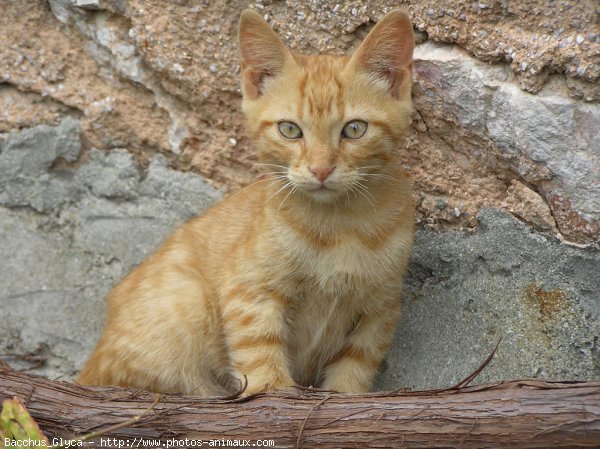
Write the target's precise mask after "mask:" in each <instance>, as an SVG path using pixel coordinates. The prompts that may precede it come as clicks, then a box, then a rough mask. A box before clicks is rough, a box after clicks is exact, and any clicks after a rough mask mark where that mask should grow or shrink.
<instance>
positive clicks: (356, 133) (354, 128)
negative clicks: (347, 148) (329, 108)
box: [342, 120, 368, 139]
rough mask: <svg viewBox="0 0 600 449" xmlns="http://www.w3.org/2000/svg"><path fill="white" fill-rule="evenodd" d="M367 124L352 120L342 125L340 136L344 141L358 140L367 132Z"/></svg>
mask: <svg viewBox="0 0 600 449" xmlns="http://www.w3.org/2000/svg"><path fill="white" fill-rule="evenodd" d="M367 128H368V125H367V122H363V121H362V120H352V121H351V122H348V123H346V124H345V125H344V128H343V129H342V136H343V137H345V138H346V139H358V138H360V137H362V136H364V135H365V133H366V132H367Z"/></svg>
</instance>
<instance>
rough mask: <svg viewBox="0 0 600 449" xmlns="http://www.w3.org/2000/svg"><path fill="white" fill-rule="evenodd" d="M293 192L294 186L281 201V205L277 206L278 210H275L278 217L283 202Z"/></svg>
mask: <svg viewBox="0 0 600 449" xmlns="http://www.w3.org/2000/svg"><path fill="white" fill-rule="evenodd" d="M295 191H296V186H293V187H292V190H290V191H289V193H288V194H287V195H286V196H285V198H284V199H283V201H282V202H281V204H279V208H278V209H277V215H279V211H280V210H281V207H282V206H283V203H285V200H287V199H288V196H290V195H291V194H292V193H294V192H295Z"/></svg>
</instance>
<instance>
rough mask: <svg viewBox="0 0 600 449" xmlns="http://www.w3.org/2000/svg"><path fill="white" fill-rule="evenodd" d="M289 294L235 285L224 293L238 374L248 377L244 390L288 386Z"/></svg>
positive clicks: (226, 328)
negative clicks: (287, 313)
mask: <svg viewBox="0 0 600 449" xmlns="http://www.w3.org/2000/svg"><path fill="white" fill-rule="evenodd" d="M288 306H289V301H288V298H287V297H286V296H285V295H283V294H282V293H280V292H278V291H276V290H274V289H271V288H262V289H250V288H248V286H246V285H240V286H238V287H236V288H233V289H232V290H231V291H230V292H229V293H228V294H227V295H225V296H224V300H223V305H222V316H223V328H224V331H225V340H226V342H227V347H228V348H229V356H230V360H231V364H232V367H233V369H234V371H235V375H236V376H237V377H238V378H239V379H243V378H244V375H245V376H246V377H247V379H248V387H247V388H246V390H245V392H244V394H245V395H248V394H252V393H257V392H260V391H263V390H280V389H289V388H290V387H292V386H293V385H294V384H295V382H294V381H293V380H292V377H291V375H290V369H289V365H288V360H287V355H286V348H285V340H286V333H287V329H286V324H285V313H286V309H287V307H288Z"/></svg>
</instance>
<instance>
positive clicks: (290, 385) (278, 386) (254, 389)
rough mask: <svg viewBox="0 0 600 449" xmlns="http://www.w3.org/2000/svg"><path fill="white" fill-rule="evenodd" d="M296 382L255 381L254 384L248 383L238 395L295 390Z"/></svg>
mask: <svg viewBox="0 0 600 449" xmlns="http://www.w3.org/2000/svg"><path fill="white" fill-rule="evenodd" d="M295 390H296V384H295V383H294V382H292V381H290V382H281V381H280V382H271V383H268V382H266V383H256V384H255V385H248V387H247V388H246V389H245V390H244V391H243V392H242V394H241V395H240V396H242V397H245V396H252V395H253V394H257V393H266V392H269V391H295Z"/></svg>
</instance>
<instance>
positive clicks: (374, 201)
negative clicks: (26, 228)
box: [79, 10, 413, 395]
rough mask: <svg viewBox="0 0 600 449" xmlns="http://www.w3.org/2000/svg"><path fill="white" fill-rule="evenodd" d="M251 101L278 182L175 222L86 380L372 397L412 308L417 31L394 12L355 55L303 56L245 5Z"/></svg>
mask: <svg viewBox="0 0 600 449" xmlns="http://www.w3.org/2000/svg"><path fill="white" fill-rule="evenodd" d="M239 40H240V48H241V55H242V91H243V104H242V107H243V110H244V113H245V114H246V116H247V119H248V127H249V130H250V133H251V135H252V137H253V138H254V140H255V142H256V146H257V148H258V150H259V155H260V156H259V157H260V159H261V162H262V164H261V165H262V166H263V167H266V171H267V172H268V173H265V176H266V179H265V180H263V181H261V182H258V183H256V184H254V185H252V186H250V187H248V188H246V189H245V190H243V191H241V192H240V193H238V194H235V195H232V196H230V197H229V198H228V199H226V200H225V201H223V202H221V203H220V204H218V205H216V206H214V207H213V208H211V209H210V210H208V212H206V213H205V214H203V215H202V216H199V217H196V218H194V219H193V220H191V221H189V222H188V223H187V224H185V225H184V226H182V227H181V228H180V229H179V230H177V231H176V232H175V233H174V234H173V235H172V236H171V237H170V238H169V239H168V240H167V241H166V242H165V243H164V244H163V245H162V247H161V248H160V249H159V250H158V251H157V252H156V253H155V254H154V255H152V256H151V257H150V258H149V259H147V260H146V261H145V262H144V263H142V264H141V265H140V266H139V267H137V268H136V269H135V270H134V271H133V272H132V273H131V274H129V276H127V277H126V278H125V280H123V282H122V283H121V284H120V285H119V286H117V287H116V288H115V289H114V290H113V291H112V293H111V294H110V295H109V297H108V320H107V323H106V328H105V330H104V334H103V335H102V337H101V339H100V341H99V343H98V346H97V348H96V350H95V352H94V354H93V355H92V356H91V358H90V359H89V361H88V362H87V364H86V365H85V367H84V368H83V371H82V372H81V375H80V377H79V382H80V383H82V384H94V385H122V386H134V387H140V388H143V387H148V388H150V389H152V390H155V391H162V392H182V393H187V394H200V395H220V394H226V393H230V392H232V391H236V390H237V389H238V388H239V385H240V380H242V379H243V378H244V375H246V376H247V379H248V387H247V389H246V392H245V394H251V393H255V392H258V391H262V390H264V389H286V388H290V387H292V386H293V385H295V384H301V385H306V386H308V385H313V386H318V387H322V388H325V389H330V390H337V391H343V392H363V391H367V390H368V389H369V388H370V386H371V383H372V380H373V377H374V376H375V374H376V372H377V370H378V367H379V364H380V362H381V360H382V359H383V357H384V355H385V352H386V350H387V348H388V345H389V344H390V341H391V339H392V336H393V334H394V329H395V327H396V323H397V320H398V317H399V314H400V290H401V285H402V277H403V273H404V271H405V268H406V265H407V261H408V258H409V252H410V248H411V244H412V239H413V203H412V199H411V194H410V190H409V184H408V182H407V180H406V178H405V176H404V174H403V173H402V170H401V167H400V164H399V161H398V147H399V142H400V139H401V137H402V135H403V132H404V130H405V128H406V127H407V122H408V116H409V112H410V109H411V100H410V91H411V68H412V50H413V34H412V27H411V24H410V22H409V20H408V18H407V16H406V14H404V13H403V12H401V11H393V12H391V13H389V14H388V15H386V16H385V17H384V18H383V19H382V20H381V21H380V22H379V23H378V24H377V25H376V26H375V27H374V28H373V30H372V31H371V32H370V34H369V35H368V36H367V38H366V39H365V41H364V42H363V43H362V45H361V46H360V48H359V49H358V50H357V51H356V53H355V54H354V55H353V56H352V57H341V56H301V55H297V54H294V53H292V52H291V51H289V50H288V49H287V48H286V47H285V46H284V44H283V43H282V42H281V41H280V40H279V38H278V37H277V35H276V34H275V33H274V32H273V31H272V30H271V28H270V27H269V26H268V25H267V23H266V22H264V21H263V20H262V19H261V17H260V16H259V15H258V14H257V13H255V12H253V11H250V10H246V11H244V12H243V13H242V16H241V20H240V28H239Z"/></svg>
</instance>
